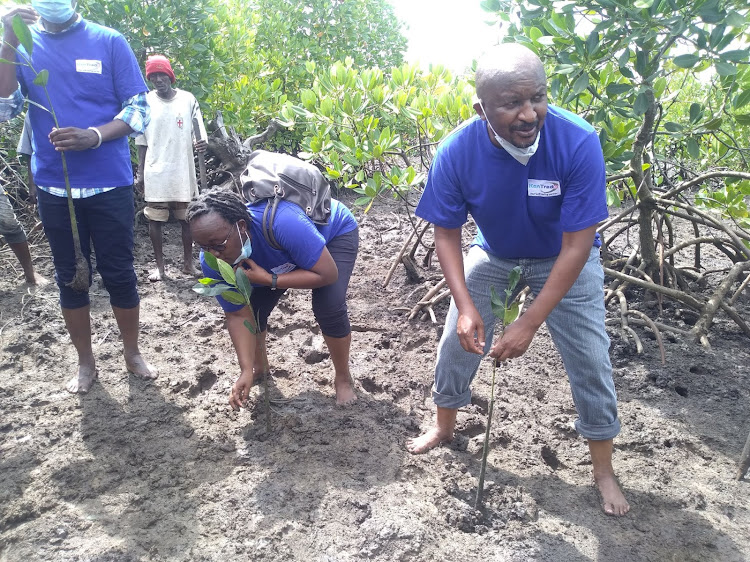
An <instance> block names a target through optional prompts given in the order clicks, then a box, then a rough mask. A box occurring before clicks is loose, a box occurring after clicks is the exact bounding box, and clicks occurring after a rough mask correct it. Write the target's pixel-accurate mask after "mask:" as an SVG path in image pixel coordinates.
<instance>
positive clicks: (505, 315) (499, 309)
mask: <svg viewBox="0 0 750 562" xmlns="http://www.w3.org/2000/svg"><path fill="white" fill-rule="evenodd" d="M520 279H521V267H520V266H518V265H517V266H516V267H514V268H513V269H511V270H510V273H509V274H508V287H507V288H506V289H505V300H503V299H502V298H501V297H499V296H498V294H497V293H496V292H495V287H490V304H491V306H492V314H494V315H495V316H496V317H497V318H498V320H500V338H499V341H498V343H500V342H502V341H503V338H504V336H505V331H506V329H507V327H508V326H510V325H511V324H512V323H513V321H514V320H515V319H516V318H518V315H519V313H520V312H521V309H520V306H519V304H518V302H517V301H514V302H513V303H511V299H512V298H513V291H514V290H515V288H516V285H518V281H519V280H520ZM532 337H533V334H532ZM529 341H531V340H530V339H529ZM495 347H497V344H496V345H495ZM526 347H528V344H527V345H526ZM493 351H494V349H493ZM524 351H525V349H524ZM498 362H499V360H498V359H495V358H493V360H492V383H491V386H490V404H489V408H488V410H487V429H486V431H485V434H484V449H483V451H482V467H481V469H480V470H479V485H478V486H477V497H476V500H475V501H474V509H479V506H481V504H482V494H483V493H484V474H485V471H486V470H487V455H488V454H489V452H490V429H491V428H492V412H493V410H494V409H495V371H496V369H497V364H498Z"/></svg>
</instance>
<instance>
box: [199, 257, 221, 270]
mask: <svg viewBox="0 0 750 562" xmlns="http://www.w3.org/2000/svg"><path fill="white" fill-rule="evenodd" d="M203 259H204V260H205V261H206V263H207V264H208V267H210V268H211V269H213V270H214V271H219V260H217V259H216V256H215V255H213V254H212V253H211V252H203Z"/></svg>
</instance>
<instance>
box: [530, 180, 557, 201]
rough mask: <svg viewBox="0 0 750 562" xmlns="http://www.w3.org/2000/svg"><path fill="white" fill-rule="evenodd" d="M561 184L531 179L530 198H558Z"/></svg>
mask: <svg viewBox="0 0 750 562" xmlns="http://www.w3.org/2000/svg"><path fill="white" fill-rule="evenodd" d="M558 196H560V182H559V181H553V180H532V179H529V197H558Z"/></svg>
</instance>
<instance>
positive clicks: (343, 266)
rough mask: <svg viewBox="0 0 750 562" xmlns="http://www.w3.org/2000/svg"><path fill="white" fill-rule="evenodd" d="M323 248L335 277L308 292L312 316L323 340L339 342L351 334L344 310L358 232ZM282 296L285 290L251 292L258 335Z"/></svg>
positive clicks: (256, 290) (357, 241)
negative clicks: (332, 339) (322, 285)
mask: <svg viewBox="0 0 750 562" xmlns="http://www.w3.org/2000/svg"><path fill="white" fill-rule="evenodd" d="M326 248H328V251H329V252H330V253H331V257H333V261H334V262H336V267H337V268H338V270H339V277H338V279H337V280H336V281H335V282H334V283H331V284H330V285H326V286H325V287H319V288H317V289H313V290H312V308H313V314H314V315H315V320H316V321H317V322H318V325H319V326H320V331H321V332H323V335H324V336H329V337H332V338H343V337H346V336H348V335H349V334H350V333H351V331H352V329H351V326H350V324H349V313H348V308H347V306H346V291H347V289H348V288H349V279H350V278H351V276H352V271H353V270H354V262H355V261H356V259H357V252H358V250H359V228H355V229H354V230H352V231H350V232H346V233H344V234H341V235H340V236H337V237H336V238H333V239H332V240H331V241H330V242H328V244H326ZM284 292H285V290H278V291H272V290H271V288H270V287H254V288H253V294H252V295H250V302H251V303H252V305H253V310H254V311H255V313H256V314H257V315H258V317H259V320H260V329H261V331H263V332H264V331H266V329H267V328H268V317H269V315H270V314H271V311H272V310H273V309H274V308H275V307H276V305H277V304H278V302H279V299H280V298H281V295H283V294H284Z"/></svg>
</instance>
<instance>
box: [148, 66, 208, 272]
mask: <svg viewBox="0 0 750 562" xmlns="http://www.w3.org/2000/svg"><path fill="white" fill-rule="evenodd" d="M146 79H147V80H149V81H150V82H151V84H153V86H154V89H153V90H152V91H150V92H149V93H148V94H147V96H146V98H147V99H148V103H149V105H150V106H151V124H150V125H149V127H148V129H146V132H145V133H144V134H142V135H140V136H138V137H137V138H136V139H135V142H136V144H137V145H138V179H137V181H136V186H137V187H138V189H141V190H143V189H144V188H145V197H146V208H145V210H144V214H145V215H146V218H147V219H148V221H149V222H148V233H149V236H150V237H151V243H152V244H153V245H154V257H155V258H156V269H155V270H154V271H152V272H151V273H150V274H149V276H148V278H149V280H150V281H160V280H161V279H162V278H164V277H165V276H166V275H165V271H164V252H163V249H162V224H163V223H165V222H167V220H168V219H169V210H170V209H171V210H172V212H173V213H174V216H175V218H176V219H177V220H178V221H179V222H180V225H181V226H182V247H183V266H182V271H183V272H184V273H187V274H188V275H195V274H196V273H197V270H196V268H195V265H194V263H193V239H192V237H191V235H190V227H189V226H188V224H187V222H186V221H185V209H187V206H188V203H190V201H191V200H192V199H194V198H195V197H196V196H197V195H198V182H197V181H196V178H195V163H194V159H193V147H195V149H196V150H198V151H200V152H203V151H205V150H206V146H207V143H206V141H205V140H204V139H205V138H206V130H205V128H204V126H203V116H202V115H201V110H200V107H199V106H198V101H197V100H196V99H195V96H193V94H191V93H190V92H186V91H185V90H180V89H178V88H175V87H174V82H175V77H174V71H173V70H172V65H171V64H170V63H169V60H167V58H166V57H164V56H162V55H151V56H150V57H148V60H147V61H146ZM193 123H197V124H198V130H194V127H193Z"/></svg>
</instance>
